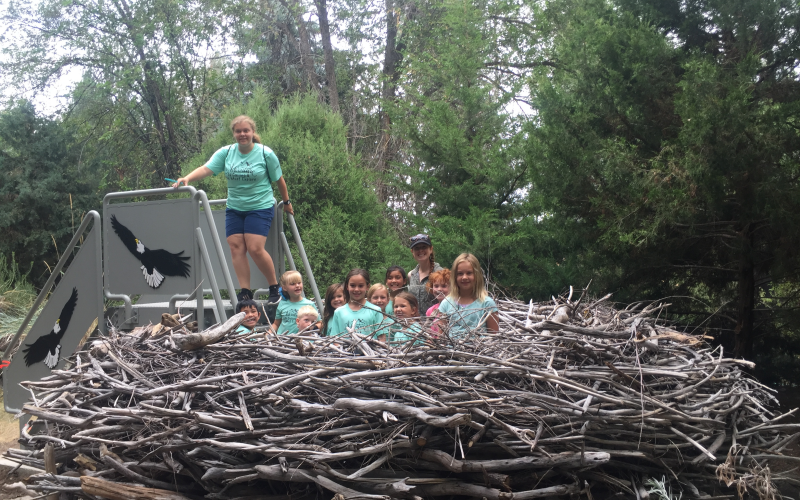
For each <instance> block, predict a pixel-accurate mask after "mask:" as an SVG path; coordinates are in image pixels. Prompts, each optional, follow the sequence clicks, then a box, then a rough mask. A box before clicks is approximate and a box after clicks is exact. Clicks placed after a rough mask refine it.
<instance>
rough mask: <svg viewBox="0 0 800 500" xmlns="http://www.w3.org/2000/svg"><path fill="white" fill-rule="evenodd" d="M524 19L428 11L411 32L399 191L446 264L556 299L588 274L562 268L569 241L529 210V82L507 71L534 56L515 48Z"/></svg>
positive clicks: (400, 125)
mask: <svg viewBox="0 0 800 500" xmlns="http://www.w3.org/2000/svg"><path fill="white" fill-rule="evenodd" d="M524 11H525V8H524V7H522V6H519V5H515V4H513V3H504V2H483V1H475V2H472V1H458V2H446V3H443V4H426V5H419V6H418V7H417V9H416V10H415V11H414V15H413V16H411V17H410V18H409V20H408V21H407V22H406V24H405V25H404V26H403V42H404V43H405V44H406V46H407V48H406V50H405V52H404V58H403V63H402V76H401V77H400V79H399V81H400V84H399V85H400V93H401V94H402V96H403V98H402V99H398V100H397V101H396V102H390V103H384V105H385V106H387V107H388V108H389V109H390V111H391V116H392V123H393V127H394V131H395V133H396V134H397V135H398V136H400V138H401V140H402V141H403V142H404V144H405V145H406V147H405V148H404V149H403V150H402V151H401V154H400V160H399V161H398V162H397V163H396V164H395V165H394V167H395V169H396V171H395V173H394V177H392V178H390V179H388V183H390V184H391V185H392V186H393V187H394V189H396V190H397V192H399V193H400V194H399V195H398V199H397V200H396V204H397V206H398V208H399V209H400V210H399V212H400V217H401V218H402V219H403V220H405V221H407V222H408V225H409V226H410V227H409V229H408V230H409V232H411V233H412V234H413V232H420V231H426V232H429V233H430V234H431V235H432V237H433V242H434V248H435V250H436V260H437V261H438V262H439V263H441V264H442V265H444V266H445V267H449V266H450V264H451V263H452V261H453V259H454V258H455V257H456V256H457V255H458V254H460V253H462V252H471V253H473V254H475V255H476V256H477V257H478V259H479V260H480V261H481V264H482V265H483V266H484V268H485V269H487V271H488V274H489V276H490V278H491V279H492V280H493V281H495V282H498V283H500V284H502V285H503V286H505V287H508V288H511V289H512V290H513V291H514V292H516V293H521V294H524V295H526V296H531V295H533V296H537V297H548V296H549V295H550V294H551V293H557V292H559V291H560V290H561V289H562V287H563V286H564V283H573V282H575V280H576V279H577V273H576V272H575V270H576V267H574V266H568V265H566V263H567V261H568V260H569V257H564V258H563V260H562V258H561V257H559V258H558V261H557V262H558V264H557V265H553V261H554V260H555V258H554V254H562V253H563V252H560V251H559V249H562V248H565V247H564V242H563V241H560V239H559V238H560V235H559V234H558V233H556V232H553V228H551V227H549V225H548V224H549V219H547V218H542V217H537V216H536V215H534V216H530V215H529V214H531V212H530V208H531V206H530V204H529V203H528V202H527V201H526V193H527V192H528V191H529V189H530V181H529V179H528V176H529V169H530V163H529V162H528V161H527V158H526V154H525V140H526V137H525V133H524V131H523V130H522V124H523V123H524V121H525V117H524V116H523V115H519V114H515V113H512V112H511V111H512V110H517V109H518V107H517V106H516V105H514V103H513V100H514V99H515V98H516V96H517V94H518V92H519V91H520V86H521V85H522V83H523V82H524V80H522V79H519V78H516V79H515V78H514V73H513V71H507V69H508V65H509V64H512V65H517V66H519V65H521V63H520V57H519V56H521V54H522V53H523V52H524V51H523V47H519V46H518V47H516V48H515V50H516V52H514V55H509V54H510V52H509V51H508V50H507V48H508V47H507V46H505V44H506V43H508V42H509V40H515V41H516V42H519V41H520V38H519V37H520V30H519V29H518V25H519V24H522V25H525V24H526V21H525V19H526V18H527V17H528V15H527V14H526V13H525V12H524ZM501 20H510V21H511V22H508V23H505V22H504V21H501ZM525 43H526V42H523V45H524V44H525ZM504 46H505V48H504ZM507 59H513V61H510V62H509V61H508V60H507ZM533 208H538V207H533ZM562 264H564V265H562Z"/></svg>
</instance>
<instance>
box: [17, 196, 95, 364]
mask: <svg viewBox="0 0 800 500" xmlns="http://www.w3.org/2000/svg"><path fill="white" fill-rule="evenodd" d="M92 221H94V225H93V226H92V230H93V231H94V230H97V231H100V214H99V213H97V212H96V211H95V210H91V211H89V213H87V214H86V216H85V217H84V218H83V221H82V222H81V225H80V226H78V230H77V231H76V232H75V235H74V236H73V237H72V240H70V242H69V244H68V245H67V247H66V249H65V250H64V254H63V255H62V256H61V258H60V259H59V260H58V263H57V264H56V266H55V267H54V268H53V272H52V273H50V277H49V278H47V282H45V284H44V286H43V287H42V291H41V292H39V295H38V296H37V297H36V300H35V301H33V306H31V310H30V311H28V314H27V315H26V316H25V319H24V320H22V324H21V325H20V326H19V329H18V330H17V333H16V334H14V337H13V338H12V339H11V342H10V343H9V344H8V347H7V348H6V350H5V352H3V358H2V359H3V361H5V360H7V359H8V355H9V353H10V352H11V350H12V349H13V348H14V346H15V345H17V341H18V340H19V338H20V337H21V336H22V332H24V331H25V328H26V327H27V326H28V323H30V321H31V318H33V315H34V314H36V311H37V310H38V309H39V306H40V305H42V302H44V299H45V297H47V294H48V293H50V289H51V288H53V283H55V281H56V278H57V277H58V276H60V275H61V269H62V268H63V267H64V264H66V263H67V260H68V259H69V258H70V257H71V256H72V249H74V248H75V246H77V244H78V242H79V241H80V239H81V236H82V235H83V232H84V231H86V228H87V227H88V226H89V223H90V222H92ZM97 239H98V240H100V238H99V237H98V238H97ZM100 264H101V263H100V262H98V266H100ZM99 274H100V270H99V269H98V275H99ZM97 314H98V315H97V322H98V324H99V323H102V322H103V303H102V301H101V302H100V305H99V308H98V311H97Z"/></svg>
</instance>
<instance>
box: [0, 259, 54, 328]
mask: <svg viewBox="0 0 800 500" xmlns="http://www.w3.org/2000/svg"><path fill="white" fill-rule="evenodd" d="M37 295H38V293H37V291H36V289H35V288H34V287H33V285H32V284H31V283H30V282H29V281H28V274H27V273H23V272H21V271H20V269H19V266H18V265H17V263H16V262H15V261H14V256H13V254H12V256H11V259H8V258H7V257H6V256H5V255H0V338H2V337H7V336H9V335H14V334H15V333H17V330H19V327H20V325H21V324H22V320H23V319H25V315H26V314H28V311H29V310H30V308H31V307H32V306H33V303H34V301H35V300H36V296H37ZM43 305H44V304H42V306H43ZM39 311H41V307H40V308H39ZM39 311H36V314H35V315H34V317H33V320H31V322H30V323H29V324H28V326H30V325H32V324H33V321H35V319H36V317H37V316H38V315H39Z"/></svg>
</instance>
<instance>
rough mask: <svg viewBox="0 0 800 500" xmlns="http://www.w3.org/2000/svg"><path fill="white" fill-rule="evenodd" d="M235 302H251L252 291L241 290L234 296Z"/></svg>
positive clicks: (247, 289)
mask: <svg viewBox="0 0 800 500" xmlns="http://www.w3.org/2000/svg"><path fill="white" fill-rule="evenodd" d="M236 300H237V301H238V302H241V301H243V300H253V291H252V290H250V289H249V288H242V291H241V292H239V293H238V294H236Z"/></svg>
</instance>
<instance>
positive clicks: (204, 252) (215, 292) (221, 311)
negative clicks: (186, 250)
mask: <svg viewBox="0 0 800 500" xmlns="http://www.w3.org/2000/svg"><path fill="white" fill-rule="evenodd" d="M195 234H196V235H197V245H198V246H199V247H200V255H201V256H202V257H203V263H204V264H205V266H206V273H207V274H208V281H209V282H210V283H209V284H210V285H211V295H212V296H213V297H214V303H215V304H216V305H217V311H216V314H215V316H216V318H217V323H224V322H226V321H228V315H227V314H225V307H224V306H223V305H222V296H221V295H220V294H219V288H217V278H216V276H214V270H213V269H211V257H209V256H208V249H207V248H206V241H205V239H203V231H202V230H201V229H200V228H199V227H198V228H197V229H195Z"/></svg>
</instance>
